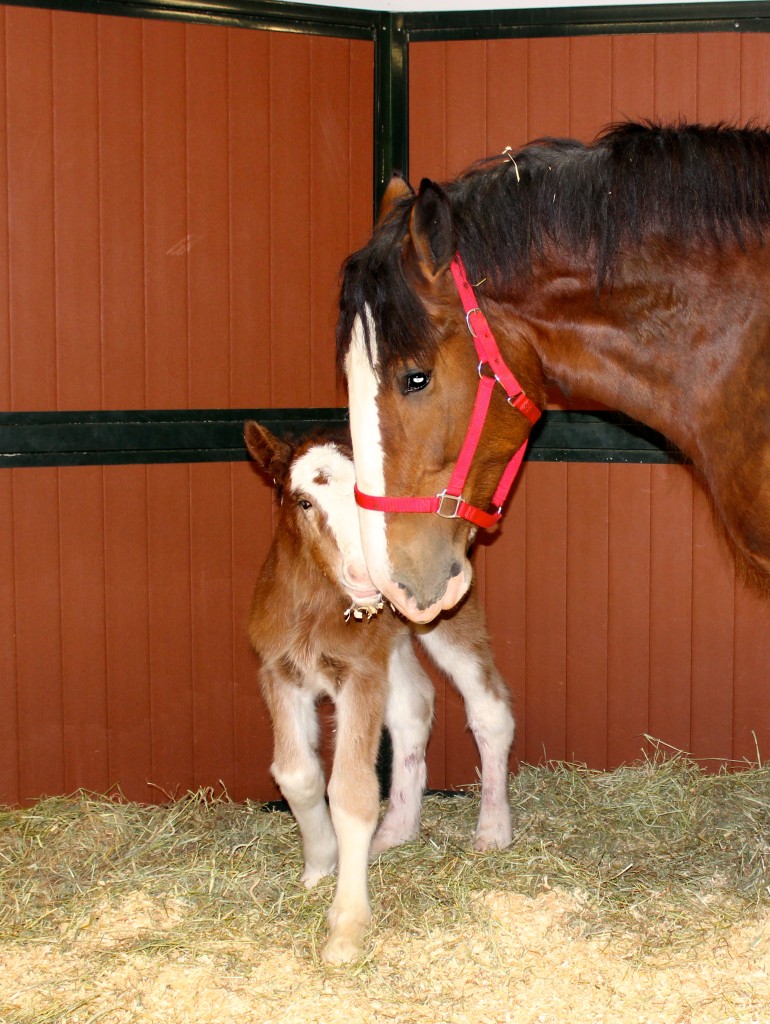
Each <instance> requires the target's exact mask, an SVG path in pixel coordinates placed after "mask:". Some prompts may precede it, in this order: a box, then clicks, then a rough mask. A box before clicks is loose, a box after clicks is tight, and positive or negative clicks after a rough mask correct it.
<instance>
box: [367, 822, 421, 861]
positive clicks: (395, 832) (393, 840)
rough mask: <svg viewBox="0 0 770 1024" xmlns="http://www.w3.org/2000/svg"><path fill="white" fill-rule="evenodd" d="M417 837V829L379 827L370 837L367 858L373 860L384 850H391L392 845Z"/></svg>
mask: <svg viewBox="0 0 770 1024" xmlns="http://www.w3.org/2000/svg"><path fill="white" fill-rule="evenodd" d="M416 838H417V831H416V830H415V831H413V832H412V831H406V830H402V829H392V830H391V829H383V828H381V829H379V831H378V832H377V833H376V834H375V836H374V839H372V845H371V847H370V849H369V860H374V859H375V857H379V855H380V854H381V853H385V851H386V850H392V849H393V847H394V846H402V845H403V844H404V843H410V842H411V841H412V840H413V839H416Z"/></svg>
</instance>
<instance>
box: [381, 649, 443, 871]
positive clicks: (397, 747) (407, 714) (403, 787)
mask: <svg viewBox="0 0 770 1024" xmlns="http://www.w3.org/2000/svg"><path fill="white" fill-rule="evenodd" d="M433 697H434V694H433V685H432V683H431V681H430V679H429V678H428V677H427V675H426V674H425V672H424V671H423V669H422V667H421V665H420V663H419V661H418V660H417V656H416V655H415V653H414V649H413V647H412V638H411V635H410V634H404V636H403V638H399V640H398V642H397V644H396V645H395V646H394V648H393V651H392V653H391V656H390V664H389V667H388V703H387V706H386V710H385V723H386V725H387V727H388V731H389V733H390V738H391V741H392V744H393V767H392V780H391V786H390V795H389V799H388V807H387V810H386V812H385V817H384V818H383V819H382V823H381V824H380V827H379V829H378V830H377V834H376V835H375V837H374V840H373V841H372V856H376V855H377V854H379V853H382V851H383V850H388V849H390V847H392V846H398V845H399V844H400V843H406V842H409V840H410V839H414V838H415V836H416V835H417V834H418V832H419V830H420V811H421V809H422V795H423V793H424V791H425V783H426V778H427V769H426V766H425V747H426V746H427V743H428V739H429V737H430V729H431V724H432V719H433Z"/></svg>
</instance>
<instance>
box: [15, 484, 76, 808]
mask: <svg viewBox="0 0 770 1024" xmlns="http://www.w3.org/2000/svg"><path fill="white" fill-rule="evenodd" d="M58 473H59V471H58V470H56V469H25V470H23V471H21V472H18V473H17V474H16V475H15V479H14V484H13V523H14V527H15V530H14V559H15V564H14V578H15V581H16V587H15V597H16V673H17V674H16V678H17V681H18V708H17V715H18V729H19V795H20V798H21V799H22V800H29V799H31V798H36V797H38V796H40V795H41V794H43V793H46V794H55V793H62V792H63V791H64V788H65V777H64V736H63V733H64V712H63V700H62V637H61V598H60V588H59V573H60V568H59V526H58V518H59V509H58V505H59V495H58ZM30 566H33V567H34V569H33V571H30Z"/></svg>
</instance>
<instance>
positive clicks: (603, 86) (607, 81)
mask: <svg viewBox="0 0 770 1024" xmlns="http://www.w3.org/2000/svg"><path fill="white" fill-rule="evenodd" d="M569 89H570V111H569V134H570V135H572V136H573V137H574V138H576V139H580V140H581V141H582V142H590V141H591V140H592V139H593V138H594V136H595V135H596V131H597V126H599V127H603V126H604V125H606V124H608V123H609V122H610V121H611V119H612V37H611V36H585V37H581V38H579V39H571V40H570V48H569Z"/></svg>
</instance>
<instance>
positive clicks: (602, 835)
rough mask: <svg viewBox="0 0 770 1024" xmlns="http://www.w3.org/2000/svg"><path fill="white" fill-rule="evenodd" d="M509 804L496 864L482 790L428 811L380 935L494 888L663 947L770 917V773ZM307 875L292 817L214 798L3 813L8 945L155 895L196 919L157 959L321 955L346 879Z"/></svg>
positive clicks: (675, 770) (580, 778) (616, 781)
mask: <svg viewBox="0 0 770 1024" xmlns="http://www.w3.org/2000/svg"><path fill="white" fill-rule="evenodd" d="M510 797H511V805H512V807H513V810H514V841H513V843H512V845H511V847H510V848H509V849H508V850H504V851H500V852H496V853H486V854H477V853H474V852H473V851H472V849H471V845H470V839H471V836H472V833H473V829H474V826H475V819H476V816H477V814H478V796H477V793H476V792H475V790H470V791H469V793H468V794H467V795H465V796H463V797H458V798H456V799H446V798H444V797H440V796H433V797H428V798H427V799H426V801H425V807H424V814H423V829H422V835H421V838H420V839H419V840H418V841H416V842H414V843H410V844H407V845H405V846H404V847H401V848H399V849H396V850H393V851H390V852H389V853H387V854H386V855H384V856H383V857H381V858H380V859H379V860H378V861H377V862H375V863H374V864H373V865H372V867H371V871H370V879H371V887H372V900H373V904H374V907H375V930H376V929H377V928H393V929H397V930H401V931H403V932H404V933H408V934H418V933H420V932H422V931H424V930H426V929H430V928H435V927H439V926H445V925H447V924H450V923H452V922H456V921H458V920H460V919H462V918H463V916H464V915H467V914H468V913H469V908H471V906H472V904H473V901H474V897H475V896H476V895H477V894H478V893H480V892H487V891H503V890H504V891H512V892H518V893H522V894H525V895H529V896H534V895H536V894H538V893H541V892H543V891H546V890H548V889H549V888H556V889H561V890H564V891H566V892H568V893H571V894H573V895H575V896H576V897H577V898H578V900H579V904H580V907H581V910H580V913H579V915H577V916H576V920H575V927H576V928H579V929H580V931H581V932H582V933H599V932H602V931H608V930H617V929H621V930H622V931H624V932H625V933H628V934H633V935H636V936H639V937H640V938H641V939H642V940H643V941H644V942H645V943H646V944H647V946H648V948H649V949H650V950H652V951H659V950H660V949H661V948H663V947H665V946H666V945H667V944H670V943H676V944H678V945H681V944H683V943H688V942H697V941H698V939H699V936H700V934H701V932H702V930H703V929H704V928H713V927H715V926H727V925H728V924H731V923H734V922H735V921H736V920H739V919H742V918H745V917H748V916H749V915H752V914H755V913H757V912H758V911H759V910H761V909H762V908H765V907H767V906H768V903H770V874H769V863H770V768H768V767H764V766H762V767H755V768H749V769H746V770H742V771H734V772H727V771H724V770H723V771H720V772H718V773H716V774H707V773H705V772H703V771H702V770H701V769H700V768H699V767H698V766H697V765H696V764H694V763H693V762H691V761H689V760H687V759H686V758H683V757H676V758H666V759H664V758H658V759H656V760H653V761H650V762H649V763H646V764H643V765H641V766H635V767H630V768H621V769H618V770H616V771H614V772H593V771H589V770H587V769H584V768H581V767H576V766H574V765H559V764H556V765H551V766H549V767H547V768H542V767H540V768H527V767H525V768H523V769H522V771H521V772H520V773H519V774H518V775H516V776H514V777H513V778H512V779H511V784H510ZM301 869H302V864H301V853H300V847H299V839H298V835H297V831H296V827H295V824H294V822H293V819H292V818H291V817H290V815H288V814H286V813H283V812H276V811H271V810H268V809H266V808H264V807H262V806H261V805H258V804H253V803H247V804H242V805H236V804H233V803H232V802H230V801H229V800H228V799H227V798H226V797H224V798H214V797H213V796H212V795H211V793H209V792H203V791H201V792H198V793H193V794H190V795H188V796H187V797H186V798H184V799H182V800H180V801H177V802H175V803H171V804H167V805H162V806H145V805H138V804H131V803H126V802H122V801H120V800H118V799H105V798H102V797H96V796H93V795H90V794H86V793H80V794H77V795H75V796H74V797H72V798H52V799H48V800H43V801H41V802H40V803H38V804H36V805H35V806H34V807H32V808H29V809H23V810H4V811H2V812H0V940H2V941H3V942H6V943H7V942H21V943H45V942H49V941H51V939H52V938H53V937H55V938H56V939H57V941H59V942H63V943H65V944H66V943H67V942H72V941H75V939H76V938H77V937H78V936H79V935H80V934H81V933H82V932H83V931H84V930H85V931H87V929H88V928H89V926H90V922H91V921H92V920H93V918H94V915H96V914H98V913H99V912H100V910H101V909H103V908H104V905H105V902H107V903H109V902H112V903H116V902H118V901H120V900H121V899H125V898H127V897H128V896H130V895H132V894H135V893H137V892H141V893H143V894H144V895H146V897H147V898H148V899H149V900H151V901H152V902H153V903H157V904H159V905H160V906H163V905H165V904H170V903H173V904H174V905H175V906H176V907H177V911H179V908H180V907H181V908H182V911H183V913H181V918H180V920H179V921H178V922H177V923H176V924H174V926H173V927H171V928H169V929H167V930H164V931H163V932H162V933H161V934H160V935H156V936H155V937H154V938H149V939H148V940H147V942H146V943H145V944H144V947H143V948H145V949H148V948H151V947H152V946H153V943H154V944H156V945H158V944H159V945H161V946H163V947H164V948H167V949H168V948H170V947H176V948H179V949H188V950H195V951H196V952H200V951H201V950H202V949H205V948H207V946H209V945H211V944H212V943H214V945H216V948H217V949H221V943H222V942H223V941H226V942H232V943H235V944H236V946H237V943H238V942H241V941H247V940H250V939H251V937H253V936H255V935H259V936H260V942H263V943H265V942H274V943H279V944H280V943H281V942H287V941H289V942H290V943H292V945H293V948H294V949H295V950H297V951H303V952H304V953H305V954H306V955H307V954H308V953H309V954H310V955H316V953H317V950H318V948H319V945H320V943H321V942H322V939H323V930H324V913H325V910H326V909H327V907H328V904H329V902H330V900H331V896H332V891H333V880H331V879H330V880H329V881H328V882H325V883H322V884H321V885H320V886H318V887H317V889H316V890H312V891H307V890H305V889H304V888H303V887H302V886H301V885H300V884H299V882H298V879H299V875H300V873H301ZM178 916H179V912H178ZM213 936H216V940H215V941H214V939H213Z"/></svg>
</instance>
